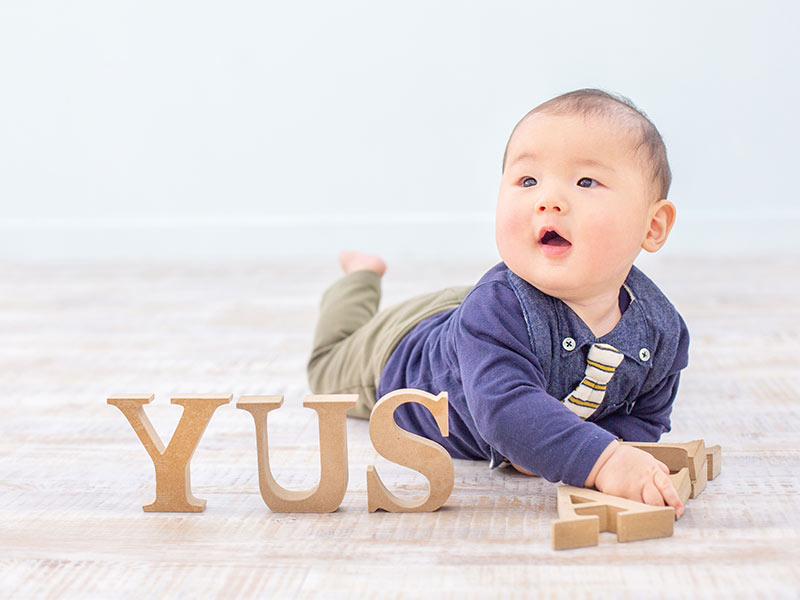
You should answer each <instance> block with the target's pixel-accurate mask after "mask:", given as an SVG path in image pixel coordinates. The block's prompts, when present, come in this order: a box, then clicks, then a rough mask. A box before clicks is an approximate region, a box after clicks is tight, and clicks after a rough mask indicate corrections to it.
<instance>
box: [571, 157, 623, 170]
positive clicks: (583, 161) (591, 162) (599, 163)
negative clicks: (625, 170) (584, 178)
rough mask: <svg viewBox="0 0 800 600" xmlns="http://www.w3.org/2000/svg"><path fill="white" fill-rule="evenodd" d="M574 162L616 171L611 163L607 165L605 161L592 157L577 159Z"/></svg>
mask: <svg viewBox="0 0 800 600" xmlns="http://www.w3.org/2000/svg"><path fill="white" fill-rule="evenodd" d="M575 162H576V163H577V164H579V165H586V166H588V167H600V168H601V169H606V170H608V171H611V172H613V173H616V172H617V170H616V169H615V168H614V167H612V166H611V165H607V164H606V163H604V162H602V161H599V160H595V159H593V158H581V159H579V160H576V161H575Z"/></svg>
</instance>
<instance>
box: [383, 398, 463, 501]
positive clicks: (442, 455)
mask: <svg viewBox="0 0 800 600" xmlns="http://www.w3.org/2000/svg"><path fill="white" fill-rule="evenodd" d="M406 402H419V403H420V404H422V405H423V406H425V407H426V408H427V409H428V410H429V411H431V412H432V413H433V417H434V419H436V424H437V425H438V426H439V431H440V432H441V433H442V435H443V436H445V437H446V436H447V435H448V434H449V422H448V419H447V392H442V393H441V394H439V395H438V396H434V395H433V394H429V393H427V392H423V391H422V390H412V389H405V390H395V391H393V392H390V393H388V394H386V395H385V396H384V397H383V398H381V399H380V400H379V401H378V403H377V404H376V405H375V408H373V409H372V415H371V416H370V419H369V438H370V440H372V445H373V446H374V447H375V450H377V451H378V454H380V455H381V456H383V457H384V458H386V459H388V460H390V461H392V462H394V463H397V464H399V465H403V466H404V467H409V468H411V469H414V470H415V471H419V472H420V473H422V474H423V475H424V476H425V477H427V478H428V481H429V482H430V490H428V493H427V494H426V495H425V496H424V497H423V498H422V499H421V501H408V500H403V499H402V498H398V497H397V496H395V495H394V494H392V493H391V492H390V491H389V490H388V489H386V486H385V485H384V484H383V482H382V481H381V478H380V477H379V476H378V474H377V473H376V472H375V465H369V466H368V467H367V504H368V505H369V512H375V511H376V510H378V509H379V508H382V509H383V510H386V511H389V512H426V511H434V510H436V509H438V508H439V507H440V506H441V505H442V504H444V502H445V500H447V498H448V497H449V496H450V492H452V491H453V481H454V478H455V475H454V472H453V459H452V458H451V457H450V455H449V454H448V453H447V450H445V449H444V448H442V446H441V445H439V444H437V443H436V442H434V441H432V440H429V439H426V438H424V437H422V436H419V435H415V434H413V433H411V432H409V431H406V430H405V429H401V428H400V427H398V426H397V423H395V422H394V411H395V409H396V408H397V407H398V406H400V405H401V404H405V403H406Z"/></svg>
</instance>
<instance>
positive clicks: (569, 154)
mask: <svg viewBox="0 0 800 600" xmlns="http://www.w3.org/2000/svg"><path fill="white" fill-rule="evenodd" d="M652 190H653V188H652V186H651V185H650V183H649V181H648V177H647V175H646V171H645V167H644V165H643V164H642V162H641V161H640V160H639V159H638V158H637V157H636V156H635V155H634V142H633V141H632V137H631V135H630V134H629V133H628V132H627V131H625V130H624V128H623V127H621V126H619V125H615V124H614V123H613V122H612V121H610V120H608V119H606V118H602V117H594V116H592V117H583V116H581V115H556V114H548V113H546V112H542V113H534V114H533V115H531V116H530V117H528V118H527V119H525V121H523V122H522V123H521V124H520V125H519V126H518V127H517V130H516V131H515V132H514V135H513V137H512V139H511V143H510V145H509V148H508V153H507V159H506V167H505V172H504V173H503V178H502V180H501V183H500V193H499V196H498V202H497V221H496V238H497V248H498V250H499V251H500V256H501V258H502V259H503V261H504V262H505V263H506V265H507V266H508V267H509V268H510V269H511V270H512V271H513V272H514V273H516V274H517V275H519V276H520V277H522V278H523V279H525V280H526V281H528V282H529V283H530V284H531V285H533V286H534V287H536V288H538V289H539V290H541V291H543V292H544V293H546V294H549V295H551V296H555V297H557V298H560V299H562V300H564V301H567V302H569V301H572V302H585V301H590V300H591V299H593V298H597V297H599V296H600V295H601V294H609V293H613V292H618V291H619V288H620V286H621V285H622V283H623V282H624V281H625V277H626V276H627V274H628V271H629V270H630V267H631V265H632V264H633V261H634V259H635V258H636V255H637V254H638V253H639V250H640V249H641V248H642V243H643V242H644V240H645V237H646V234H647V231H648V228H649V223H650V219H651V217H652V215H651V212H652V211H651V209H652V207H653V206H654V205H655V202H654V200H656V199H655V198H653V197H652V194H653V191H652Z"/></svg>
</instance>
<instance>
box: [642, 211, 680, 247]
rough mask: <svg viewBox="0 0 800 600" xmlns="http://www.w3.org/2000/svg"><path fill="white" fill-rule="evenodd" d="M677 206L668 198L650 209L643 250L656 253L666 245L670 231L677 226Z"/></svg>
mask: <svg viewBox="0 0 800 600" xmlns="http://www.w3.org/2000/svg"><path fill="white" fill-rule="evenodd" d="M675 212H676V210H675V205H674V204H673V203H672V202H670V201H669V200H667V199H666V198H664V199H662V200H658V201H657V202H655V203H654V204H653V206H651V207H650V214H649V219H650V221H649V227H648V229H647V234H646V235H645V238H644V241H643V242H642V248H644V249H645V250H647V251H648V252H655V251H657V250H659V249H660V248H661V246H663V245H664V243H665V242H666V241H667V236H669V231H670V229H672V226H673V225H674V224H675Z"/></svg>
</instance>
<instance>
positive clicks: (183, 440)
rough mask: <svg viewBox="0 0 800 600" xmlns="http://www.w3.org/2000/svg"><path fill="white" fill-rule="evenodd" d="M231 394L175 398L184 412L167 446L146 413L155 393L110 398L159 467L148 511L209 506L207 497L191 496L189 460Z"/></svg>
mask: <svg viewBox="0 0 800 600" xmlns="http://www.w3.org/2000/svg"><path fill="white" fill-rule="evenodd" d="M232 397H233V396H232V395H231V394H228V395H212V394H200V395H187V396H176V397H174V398H172V400H171V402H172V404H179V405H180V406H183V414H182V415H181V420H180V421H179V422H178V426H177V427H176V428H175V433H174V434H173V435H172V439H171V440H170V442H169V446H167V448H166V449H164V444H163V442H162V441H161V438H160V437H158V433H156V430H155V429H154V428H153V425H152V424H151V423H150V419H148V418H147V415H146V414H145V412H144V408H143V406H144V405H145V404H149V403H150V401H151V400H152V399H153V395H152V394H150V395H148V396H142V395H136V394H121V395H115V396H111V397H110V398H109V399H108V403H109V404H111V405H113V406H116V407H117V408H119V409H120V410H121V411H122V414H123V415H125V417H126V418H127V419H128V422H129V423H130V424H131V425H132V426H133V430H134V431H135V432H136V435H137V436H139V440H140V441H141V442H142V444H143V445H144V449H145V450H147V453H148V454H149V455H150V458H151V459H152V460H153V465H154V466H155V469H156V499H155V500H154V501H153V502H152V503H151V504H147V505H145V506H143V507H142V508H143V509H144V511H145V512H202V510H203V509H204V508H205V507H206V501H205V500H201V499H200V498H195V497H194V496H193V495H192V484H191V481H190V477H189V461H190V460H191V459H192V455H193V454H194V450H195V448H197V443H198V442H199V441H200V437H201V436H202V435H203V432H204V431H205V430H206V426H208V422H209V421H210V420H211V415H213V414H214V411H215V410H217V408H218V407H220V406H222V405H223V404H227V403H228V402H230V401H231V398H232Z"/></svg>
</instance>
